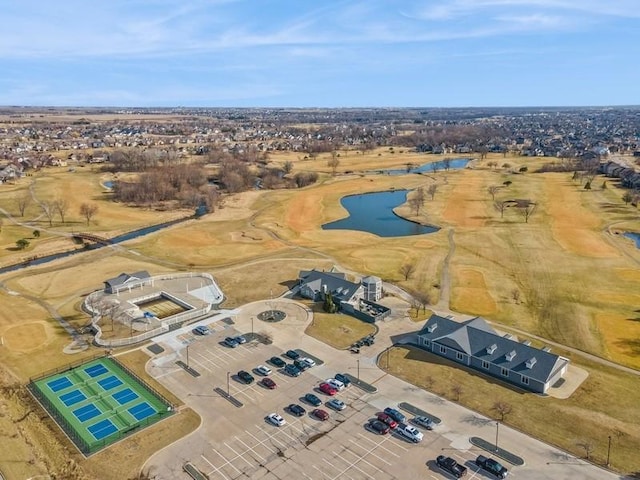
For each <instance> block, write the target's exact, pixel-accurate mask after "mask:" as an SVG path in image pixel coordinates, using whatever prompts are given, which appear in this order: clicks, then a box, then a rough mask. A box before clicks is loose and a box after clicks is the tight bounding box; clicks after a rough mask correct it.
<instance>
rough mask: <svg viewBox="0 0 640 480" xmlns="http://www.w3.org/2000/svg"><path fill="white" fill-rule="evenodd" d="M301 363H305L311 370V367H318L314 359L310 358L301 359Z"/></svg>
mask: <svg viewBox="0 0 640 480" xmlns="http://www.w3.org/2000/svg"><path fill="white" fill-rule="evenodd" d="M300 361H301V362H304V363H305V364H306V365H307V367H309V368H311V367H315V366H316V362H314V361H313V360H312V359H310V358H309V357H304V358H301V359H300Z"/></svg>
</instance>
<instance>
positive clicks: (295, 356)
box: [284, 350, 300, 360]
mask: <svg viewBox="0 0 640 480" xmlns="http://www.w3.org/2000/svg"><path fill="white" fill-rule="evenodd" d="M284 356H285V357H288V358H290V359H291V360H297V359H298V358H300V354H299V353H298V352H296V351H295V350H287V351H286V352H284Z"/></svg>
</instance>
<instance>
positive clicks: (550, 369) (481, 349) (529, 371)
mask: <svg viewBox="0 0 640 480" xmlns="http://www.w3.org/2000/svg"><path fill="white" fill-rule="evenodd" d="M434 326H435V328H434ZM430 330H431V331H430ZM418 335H419V336H421V337H423V338H426V339H428V340H430V341H431V342H432V343H436V344H438V345H444V346H446V347H449V348H452V349H454V350H457V351H460V352H464V353H466V354H467V355H471V356H473V357H475V358H478V359H480V360H484V361H487V362H490V363H493V364H494V365H498V366H499V367H502V368H508V369H509V370H511V371H514V372H517V373H519V374H522V375H526V376H527V377H530V378H533V379H535V380H539V381H541V382H546V381H547V380H548V379H549V378H550V377H551V376H552V375H553V374H554V373H555V372H556V371H557V370H558V368H560V367H562V366H563V365H564V364H566V363H568V360H567V359H565V358H563V357H560V356H558V355H555V354H553V353H550V352H545V351H544V350H540V349H538V348H534V347H531V346H529V345H525V344H523V343H520V342H517V341H515V340H512V339H509V338H506V337H502V336H500V335H498V334H497V333H496V332H495V330H493V329H492V328H491V326H489V324H488V323H487V322H486V320H484V319H483V318H480V317H476V318H473V319H471V320H468V321H466V322H460V323H459V322H456V321H454V320H451V319H449V318H445V317H440V316H439V315H432V316H431V317H430V318H429V320H428V321H427V323H426V324H425V325H424V327H423V328H422V330H420V332H419V333H418ZM492 347H493V348H492Z"/></svg>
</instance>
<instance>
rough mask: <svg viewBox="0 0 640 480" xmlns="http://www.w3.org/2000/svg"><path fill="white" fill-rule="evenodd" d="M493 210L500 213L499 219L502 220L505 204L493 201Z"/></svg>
mask: <svg viewBox="0 0 640 480" xmlns="http://www.w3.org/2000/svg"><path fill="white" fill-rule="evenodd" d="M493 208H494V209H496V210H497V211H498V212H500V218H504V211H505V210H506V209H507V202H502V201H500V200H495V201H494V202H493Z"/></svg>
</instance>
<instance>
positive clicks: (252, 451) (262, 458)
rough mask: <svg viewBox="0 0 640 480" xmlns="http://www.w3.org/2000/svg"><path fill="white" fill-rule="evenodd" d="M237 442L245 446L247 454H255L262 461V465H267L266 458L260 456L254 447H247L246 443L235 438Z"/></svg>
mask: <svg viewBox="0 0 640 480" xmlns="http://www.w3.org/2000/svg"><path fill="white" fill-rule="evenodd" d="M233 438H234V439H235V440H236V441H238V442H240V443H241V444H242V445H244V447H245V448H246V449H247V452H251V453H253V454H254V455H255V456H256V457H258V459H259V460H260V463H266V461H267V459H266V458H264V457H263V456H262V455H260V454H259V453H258V452H256V451H255V449H254V448H253V447H250V446H249V445H247V444H246V443H244V442H243V441H242V440H241V439H240V438H239V437H233Z"/></svg>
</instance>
